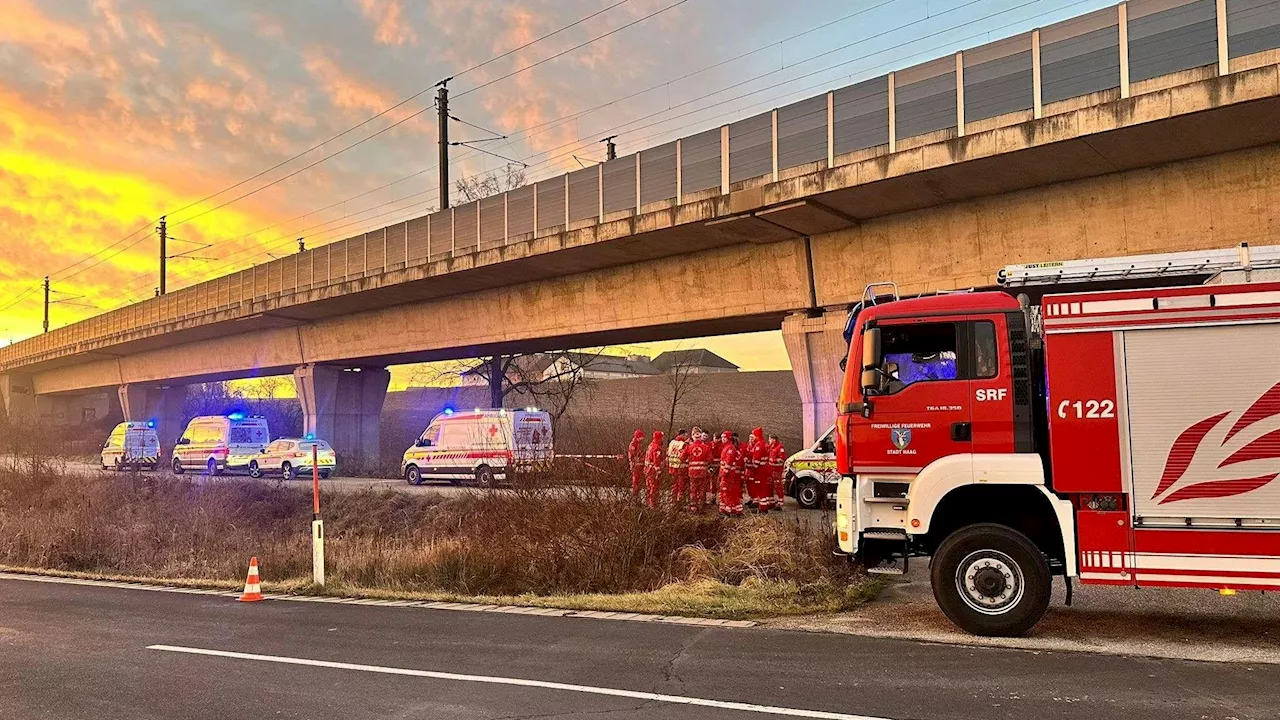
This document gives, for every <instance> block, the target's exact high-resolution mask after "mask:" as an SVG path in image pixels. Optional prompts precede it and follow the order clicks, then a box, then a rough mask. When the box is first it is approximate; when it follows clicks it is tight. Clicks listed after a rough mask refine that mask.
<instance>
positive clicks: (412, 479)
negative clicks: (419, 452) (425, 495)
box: [404, 465, 422, 485]
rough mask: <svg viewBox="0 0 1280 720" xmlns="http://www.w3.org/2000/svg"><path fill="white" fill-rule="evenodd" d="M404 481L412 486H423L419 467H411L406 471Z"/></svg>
mask: <svg viewBox="0 0 1280 720" xmlns="http://www.w3.org/2000/svg"><path fill="white" fill-rule="evenodd" d="M404 481H405V482H407V483H409V484H410V485H421V484H422V471H421V470H419V469H418V466H417V465H410V466H409V467H407V468H405V469H404Z"/></svg>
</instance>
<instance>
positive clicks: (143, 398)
mask: <svg viewBox="0 0 1280 720" xmlns="http://www.w3.org/2000/svg"><path fill="white" fill-rule="evenodd" d="M117 391H118V393H119V395H120V410H121V411H122V412H123V413H124V419H125V420H128V421H130V422H146V421H148V420H150V421H153V422H155V424H156V434H157V435H159V437H160V452H161V454H165V453H168V452H169V451H171V450H173V446H174V444H175V443H176V442H177V441H178V438H179V437H180V436H181V435H182V431H183V430H185V429H186V428H185V427H183V425H182V410H183V406H184V405H185V404H186V400H187V388H186V386H185V385H183V386H176V387H175V386H168V387H158V386H154V385H150V386H149V385H138V384H135V383H129V384H125V385H121V386H120V387H119V388H118V390H117Z"/></svg>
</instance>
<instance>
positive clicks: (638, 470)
mask: <svg viewBox="0 0 1280 720" xmlns="http://www.w3.org/2000/svg"><path fill="white" fill-rule="evenodd" d="M627 464H629V465H630V466H631V497H632V498H638V497H640V483H641V482H643V481H644V431H643V430H637V431H636V434H635V435H633V436H632V437H631V444H630V445H628V446H627Z"/></svg>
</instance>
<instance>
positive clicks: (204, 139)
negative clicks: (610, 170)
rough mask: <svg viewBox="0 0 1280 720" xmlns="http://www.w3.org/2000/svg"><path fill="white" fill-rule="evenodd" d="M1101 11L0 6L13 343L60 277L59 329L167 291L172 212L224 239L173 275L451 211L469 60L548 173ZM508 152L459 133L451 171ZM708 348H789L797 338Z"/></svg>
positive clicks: (356, 0) (875, 4)
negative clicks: (436, 106)
mask: <svg viewBox="0 0 1280 720" xmlns="http://www.w3.org/2000/svg"><path fill="white" fill-rule="evenodd" d="M1103 4H1104V3H1101V2H1077V3H1067V2H1053V1H1050V0H1044V1H1043V2H1034V1H1033V2H1028V1H1027V0H977V1H973V0H968V1H966V0H950V1H947V0H929V1H928V2H925V1H924V0H866V1H862V2H848V1H847V0H846V1H840V0H797V1H796V2H790V3H778V2H774V1H773V0H623V1H622V2H619V1H618V0H469V1H467V2H460V1H458V0H306V1H305V2H304V1H303V0H220V1H216V2H210V1H208V0H0V344H4V343H6V342H9V341H18V340H21V339H23V338H26V337H30V336H32V335H34V334H37V333H39V332H40V323H41V312H42V307H41V303H42V298H41V292H40V291H39V287H40V282H41V279H42V278H43V277H44V276H46V275H49V276H51V278H52V280H51V282H52V287H53V289H54V291H55V292H54V295H53V298H54V299H55V300H62V301H63V302H58V303H56V304H55V305H53V307H52V324H53V327H55V328H56V327H61V326H64V325H67V324H69V323H71V322H74V321H76V320H79V319H83V318H85V317H88V316H90V315H93V314H96V313H100V312H104V311H106V310H110V309H113V308H116V307H120V306H123V305H125V304H128V303H130V302H135V301H138V300H140V299H143V298H146V297H148V296H150V295H151V294H152V293H153V292H154V288H155V286H156V284H157V279H156V273H157V260H156V255H157V246H158V243H157V239H156V236H155V233H154V232H153V230H152V228H153V226H154V221H155V220H156V218H158V217H159V216H160V215H167V216H168V220H169V224H170V228H171V234H172V236H173V237H174V238H176V240H175V241H174V242H173V244H172V245H171V249H170V251H171V252H174V253H180V252H183V251H190V254H192V255H194V256H197V257H199V258H208V259H206V260H193V259H175V260H172V261H170V271H169V287H170V288H171V289H174V288H179V287H182V286H184V285H187V284H190V283H193V282H197V281H200V280H203V279H207V278H209V277H214V276H216V275H221V274H225V273H227V272H231V271H234V270H239V269H242V268H244V267H248V266H250V265H252V264H255V263H261V262H265V261H267V260H269V259H271V257H272V254H273V253H274V254H276V255H280V254H285V253H288V252H291V251H292V250H293V249H295V247H296V238H297V237H299V236H305V237H306V240H307V244H308V246H309V247H315V246H317V245H321V244H324V243H326V242H331V241H335V240H340V239H342V238H344V237H348V236H350V235H354V234H358V233H360V232H363V231H364V230H366V229H373V228H377V227H382V226H384V225H387V224H390V223H393V222H399V221H402V220H404V219H407V218H410V217H415V216H417V215H421V214H423V213H425V212H426V211H428V210H429V209H432V208H433V207H434V205H435V204H436V201H437V200H436V196H437V193H438V191H437V187H436V173H437V169H436V145H435V143H436V128H435V112H434V110H433V109H432V107H431V105H432V96H433V91H431V90H429V88H431V86H432V85H434V84H435V83H436V81H438V80H440V79H441V78H443V77H446V76H450V75H456V76H457V77H456V79H455V80H454V81H453V82H452V83H451V84H450V88H451V90H452V92H453V94H454V98H455V99H454V101H453V103H452V110H453V114H454V115H455V116H457V117H458V118H460V119H462V120H464V121H466V122H467V123H471V124H474V125H475V126H478V127H479V128H485V129H486V130H492V131H495V132H497V133H501V134H505V135H508V136H509V138H508V139H506V140H501V141H495V142H488V143H484V144H483V145H482V146H481V147H483V148H485V149H487V150H489V151H491V152H493V153H497V154H499V155H502V156H504V157H506V158H511V159H518V160H520V161H522V162H524V163H526V164H527V165H528V166H529V167H528V170H527V171H526V172H527V174H528V176H529V178H530V180H537V179H542V178H544V177H549V176H552V175H556V174H559V173H562V172H564V171H567V170H570V169H576V168H578V167H580V164H581V163H591V162H594V161H596V160H597V159H599V158H600V157H601V155H602V152H603V149H602V147H601V146H600V144H599V142H598V140H599V139H600V138H601V137H604V136H605V135H610V134H618V135H619V138H618V144H619V153H620V154H625V153H629V152H632V151H634V150H637V149H642V148H645V147H650V146H653V145H657V144H660V143H662V142H666V141H668V140H672V139H674V138H677V137H681V136H685V135H689V134H692V133H694V132H698V131H701V130H704V129H707V128H710V127H716V126H718V125H720V124H723V123H725V122H729V121H732V120H735V119H738V118H742V117H746V116H748V115H751V114H754V113H757V112H762V111H766V110H768V109H770V108H773V107H777V106H780V105H784V104H787V103H789V102H792V101H794V100H797V99H800V98H803V97H807V96H811V95H815V94H818V93H820V92H823V91H825V90H826V89H828V88H830V87H838V86H841V85H845V84H848V83H849V82H853V81H857V80H861V79H864V78H866V77H871V76H874V75H878V74H882V73H884V72H887V71H888V70H891V69H895V68H897V67H903V66H906V65H909V64H911V63H912V62H914V61H917V60H923V59H929V58H933V57H937V56H939V55H942V54H945V53H947V52H951V51H953V50H955V49H957V48H961V47H967V46H972V45H976V44H980V43H982V42H986V41H987V40H988V39H991V38H996V37H1003V36H1005V35H1009V34H1013V33H1016V32H1019V31H1021V30H1024V29H1027V28H1030V27H1033V26H1035V25H1039V24H1044V23H1047V22H1052V21H1054V20H1057V19H1061V18H1062V17H1067V16H1070V15H1076V14H1080V13H1082V12H1086V11H1088V10H1091V9H1094V8H1095V7H1099V6H1101V5H1103ZM598 11H602V12H599V14H598V15H597V16H595V17H592V18H590V19H588V20H585V21H584V22H581V23H580V24H578V25H576V26H574V27H571V28H569V29H567V30H565V31H564V32H561V33H557V34H555V35H554V36H552V37H550V38H547V39H546V40H542V41H539V42H537V43H536V44H534V45H532V46H531V47H529V48H527V49H524V50H521V51H519V52H516V53H514V54H511V55H510V56H508V57H504V58H501V59H499V60H497V61H494V62H490V63H488V64H487V65H484V66H483V67H480V68H479V69H476V70H472V71H470V72H463V71H464V70H465V69H466V68H469V67H472V66H474V65H477V64H479V63H482V62H484V61H486V60H489V59H490V58H493V57H495V56H499V55H502V54H503V53H506V52H507V51H509V50H511V49H513V48H516V47H519V46H520V45H522V44H524V43H527V42H529V41H531V40H535V39H537V38H539V37H541V36H543V35H545V34H547V33H550V32H552V31H554V30H556V29H557V28H562V27H564V26H566V25H569V24H571V23H574V22H575V21H577V20H580V19H582V18H585V17H587V16H589V15H591V14H593V13H596V12H598ZM655 12H656V13H657V14H655V15H653V17H649V18H647V19H643V20H642V18H645V16H647V15H650V14H651V13H655ZM637 20H639V22H637V23H636V24H635V25H634V26H631V27H624V26H626V25H628V24H629V23H632V22H634V21H637ZM613 30H616V32H614V33H613V34H611V35H609V36H608V37H603V38H601V39H599V40H596V41H594V42H590V43H589V44H587V45H586V46H585V47H582V48H581V49H577V50H572V51H570V52H567V53H566V54H564V55H563V56H562V57H559V58H556V59H554V60H550V61H547V62H544V63H541V64H537V63H539V62H540V61H542V60H544V59H546V58H549V57H551V56H553V55H556V54H557V53H560V52H562V51H565V50H568V49H570V48H573V47H574V46H575V45H578V44H580V43H584V42H586V41H589V40H592V39H593V38H597V37H599V36H601V35H604V34H606V33H609V32H610V31H613ZM535 64H537V65H536V66H535V67H531V66H534V65H535ZM530 67H531V69H527V70H526V71H524V72H519V73H518V74H515V75H514V76H512V77H510V78H507V79H499V78H502V76H504V75H507V74H508V73H512V72H513V71H516V70H521V69H522V68H530ZM494 80H497V82H493V83H492V84H487V83H490V82H491V81H494ZM482 85H484V87H480V86H482ZM424 90H426V92H424V93H423V94H422V95H421V96H420V97H418V98H417V99H414V100H410V101H409V102H406V103H405V104H404V105H402V106H401V107H399V108H397V109H395V110H393V111H391V112H389V113H387V114H385V115H383V116H381V117H378V118H376V119H374V120H372V121H369V122H365V121H367V120H369V119H370V118H371V117H374V116H375V115H377V114H378V113H381V112H382V111H384V110H386V109H387V108H389V107H391V106H393V105H395V104H396V103H398V102H400V101H402V100H404V99H405V98H408V97H410V96H413V95H414V94H415V93H419V92H422V91H424ZM611 101H616V102H611ZM601 105H603V106H604V107H600V108H599V109H596V110H591V109H592V108H595V107H597V106H601ZM588 110H591V111H590V112H584V111H588ZM416 113H421V114H417V115H415V114H416ZM361 123H364V124H363V125H360V124H361ZM396 123H399V124H398V125H396V127H394V128H393V129H390V130H386V128H388V127H389V126H390V125H392V124H396ZM357 126H358V127H357ZM353 128H354V129H353ZM348 130H349V132H346V133H345V134H342V135H341V136H340V137H337V138H336V139H332V140H328V139H330V138H334V136H339V135H340V134H341V133H343V132H344V131H348ZM380 131H383V132H380ZM376 133H380V134H377V135H376V137H375V136H374V135H375V134H376ZM451 133H452V135H453V136H454V138H455V139H461V140H467V139H478V138H482V137H486V136H488V133H487V132H486V131H485V130H480V129H476V128H473V127H467V126H466V125H459V124H454V126H453V128H452V130H451ZM326 140H328V142H325V141H326ZM356 143H359V144H358V145H357V144H356ZM314 146H318V147H315V148H314V149H312V150H310V151H309V152H306V153H305V154H302V155H301V156H300V157H298V158H296V159H292V160H290V158H292V157H293V156H295V155H298V154H300V153H304V151H308V149H309V148H313V147H314ZM348 147H350V149H347V150H344V148H348ZM338 151H342V152H341V154H338V155H336V156H333V157H328V159H326V157H327V156H330V155H333V154H334V153H337V152H338ZM287 160H288V162H285V161H287ZM279 163H283V164H282V165H281V166H280V167H278V168H275V169H270V168H272V167H273V166H275V165H277V164H279ZM313 164H314V166H313V167H310V168H307V166H309V165H313ZM504 164H505V163H504V160H501V159H498V158H495V157H493V156H490V155H486V154H482V153H480V152H478V151H472V150H468V149H466V148H454V162H453V163H452V167H451V173H452V175H453V177H454V178H455V179H456V178H457V177H459V176H466V175H472V174H476V173H481V172H485V171H488V170H492V169H496V168H500V167H502V166H503V165H504ZM304 168H307V169H304ZM263 171H267V172H263ZM260 173H261V175H259V174H260ZM286 176H288V177H286ZM246 179H248V180H247V181H246ZM238 183H239V185H237V184H238ZM233 186H234V187H233ZM228 188H230V189H228ZM206 244H207V245H209V247H207V248H202V246H203V245H206ZM676 301H678V300H676ZM684 345H686V346H688V345H699V346H706V347H710V348H712V349H713V350H716V351H717V352H720V353H721V354H722V355H724V356H725V357H727V358H728V359H730V360H732V361H734V362H736V363H738V364H739V365H741V366H743V368H744V369H751V370H757V369H779V368H786V367H788V364H787V358H786V353H785V351H784V349H783V347H782V343H781V338H780V334H779V333H777V332H772V333H759V334H754V335H750V336H737V337H728V338H713V339H705V340H696V341H692V342H686V343H684ZM670 346H671V345H670V344H655V345H651V346H644V347H637V348H629V349H631V350H640V351H647V352H650V353H653V352H657V351H660V350H662V349H664V348H666V347H670Z"/></svg>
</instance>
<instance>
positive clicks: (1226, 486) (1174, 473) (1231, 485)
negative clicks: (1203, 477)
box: [1151, 383, 1280, 505]
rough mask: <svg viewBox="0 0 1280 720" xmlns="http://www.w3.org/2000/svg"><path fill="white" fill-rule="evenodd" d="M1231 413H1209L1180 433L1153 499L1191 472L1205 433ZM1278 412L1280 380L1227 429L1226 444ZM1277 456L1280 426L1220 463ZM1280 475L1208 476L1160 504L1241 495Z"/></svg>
mask: <svg viewBox="0 0 1280 720" xmlns="http://www.w3.org/2000/svg"><path fill="white" fill-rule="evenodd" d="M1230 414H1231V412H1230V411H1228V412H1223V413H1218V414H1217V415H1214V416H1212V417H1207V418H1205V419H1203V420H1201V421H1200V422H1198V423H1196V424H1194V425H1192V426H1191V427H1189V428H1187V429H1186V430H1183V431H1182V433H1181V434H1180V435H1178V439H1177V440H1174V441H1173V447H1172V448H1170V449H1169V457H1168V458H1167V459H1166V460H1165V463H1164V473H1163V474H1162V475H1161V476H1160V482H1159V484H1157V485H1156V491H1155V492H1154V493H1152V494H1151V499H1152V500H1154V499H1156V498H1157V497H1160V495H1161V494H1163V493H1165V492H1166V491H1168V490H1169V489H1170V488H1172V487H1173V486H1174V484H1176V483H1177V482H1178V481H1179V480H1181V479H1182V476H1183V475H1184V474H1186V472H1187V468H1189V467H1191V462H1192V461H1193V460H1194V459H1195V457H1196V454H1197V453H1198V452H1199V451H1200V446H1201V445H1202V444H1203V443H1204V439H1205V437H1207V436H1208V435H1209V433H1210V432H1212V431H1213V429H1214V428H1216V427H1218V425H1219V424H1220V423H1221V422H1222V421H1223V420H1225V419H1226V418H1227V416H1228V415H1230ZM1275 415H1280V383H1277V384H1276V385H1273V386H1272V387H1271V389H1270V390H1268V391H1266V392H1265V393H1263V394H1262V397H1260V398H1258V399H1257V400H1256V401H1254V403H1253V404H1252V405H1250V406H1249V409H1248V410H1245V411H1244V413H1243V414H1241V415H1240V417H1239V419H1237V420H1236V422H1235V424H1234V425H1232V426H1231V429H1230V430H1228V431H1227V436H1226V437H1224V438H1223V439H1222V444H1223V445H1224V446H1225V445H1226V444H1227V441H1229V440H1230V439H1231V438H1233V437H1235V435H1236V433H1238V432H1240V431H1241V430H1244V429H1246V428H1248V427H1250V426H1252V425H1254V424H1256V423H1258V422H1260V421H1262V420H1266V419H1267V418H1270V417H1274V416H1275ZM1277 458H1280V430H1272V431H1271V432H1269V433H1266V434H1265V435H1262V436H1261V437H1258V438H1256V439H1254V440H1252V441H1250V442H1249V443H1247V444H1246V445H1245V446H1244V447H1242V448H1240V449H1239V450H1236V451H1235V452H1234V453H1231V455H1229V456H1227V458H1226V459H1225V460H1223V461H1222V462H1220V463H1218V469H1219V470H1222V469H1223V468H1227V467H1230V466H1232V465H1236V464H1239V463H1242V462H1249V461H1250V460H1272V459H1277ZM1278 476H1280V473H1271V474H1270V475H1259V476H1257V477H1248V478H1234V479H1223V480H1208V481H1205V482H1199V483H1194V484H1192V485H1185V486H1183V487H1181V488H1178V489H1177V490H1174V491H1173V492H1171V493H1169V494H1168V495H1165V497H1164V498H1162V499H1161V500H1160V504H1161V505H1163V504H1165V503H1170V502H1177V501H1179V500H1193V499H1205V498H1223V497H1231V496H1233V495H1241V494H1244V493H1247V492H1250V491H1252V490H1257V489H1258V488H1260V487H1262V486H1264V485H1266V484H1267V483H1269V482H1271V481H1272V480H1275V479H1276V477H1278Z"/></svg>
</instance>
